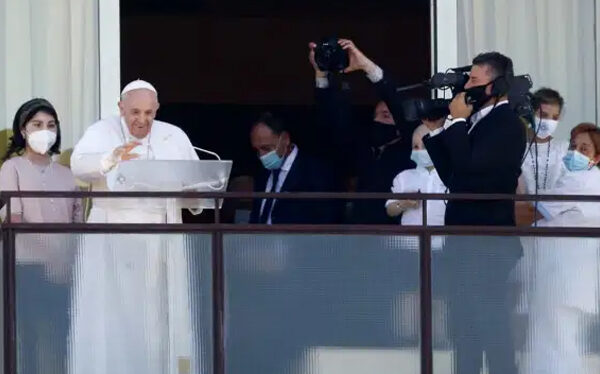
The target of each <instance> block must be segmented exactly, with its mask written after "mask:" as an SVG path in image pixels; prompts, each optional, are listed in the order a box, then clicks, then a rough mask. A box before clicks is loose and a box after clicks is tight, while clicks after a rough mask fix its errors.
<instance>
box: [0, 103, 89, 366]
mask: <svg viewBox="0 0 600 374" xmlns="http://www.w3.org/2000/svg"><path fill="white" fill-rule="evenodd" d="M58 153H60V127H59V121H58V116H57V114H56V110H55V109H54V108H53V107H52V104H50V103H49V102H48V101H46V100H44V99H33V100H30V101H28V102H26V103H24V104H23V105H22V106H21V107H20V108H19V109H18V111H17V113H16V115H15V118H14V121H13V138H12V139H11V144H10V146H9V149H8V151H7V153H6V155H4V158H3V161H4V163H3V164H2V168H0V190H2V191H35V190H38V191H42V190H43V191H73V190H75V189H76V186H75V179H74V177H73V174H72V173H71V171H70V170H69V169H68V168H66V167H64V166H62V165H60V164H58V163H56V162H54V161H53V160H52V155H54V154H58ZM11 157H12V158H11ZM0 215H1V216H2V219H3V220H5V219H6V211H5V208H2V210H1V211H0ZM82 218H83V217H82V209H81V204H80V201H79V199H72V198H43V199H42V198H12V200H11V220H12V221H13V222H29V223H71V222H81V221H82ZM50 238H51V239H50ZM74 239H75V238H74V236H73V235H61V234H52V236H48V235H44V236H40V235H36V234H27V235H18V236H17V238H16V243H15V245H16V260H17V275H16V276H17V340H18V344H17V346H18V353H19V363H18V364H19V371H20V372H22V373H41V372H43V371H48V372H65V371H66V370H65V369H66V368H65V365H64V359H65V357H66V353H67V350H66V347H67V331H68V325H69V320H68V308H69V298H70V286H69V285H68V283H67V282H68V281H69V279H70V270H71V266H72V261H73V258H74V242H75V240H74ZM41 310H43V312H42V311H41ZM43 358H44V359H43Z"/></svg>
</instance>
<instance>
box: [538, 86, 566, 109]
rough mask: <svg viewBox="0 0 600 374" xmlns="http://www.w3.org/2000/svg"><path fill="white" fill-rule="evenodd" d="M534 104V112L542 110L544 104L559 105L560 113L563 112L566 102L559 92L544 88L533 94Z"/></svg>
mask: <svg viewBox="0 0 600 374" xmlns="http://www.w3.org/2000/svg"><path fill="white" fill-rule="evenodd" d="M532 104H533V110H538V109H540V106H541V105H542V104H549V105H558V106H559V108H560V111H561V112H562V109H563V105H564V104H565V100H564V99H563V98H562V96H560V93H558V91H556V90H553V89H551V88H548V87H542V88H540V89H539V90H537V91H535V92H534V93H533V100H532Z"/></svg>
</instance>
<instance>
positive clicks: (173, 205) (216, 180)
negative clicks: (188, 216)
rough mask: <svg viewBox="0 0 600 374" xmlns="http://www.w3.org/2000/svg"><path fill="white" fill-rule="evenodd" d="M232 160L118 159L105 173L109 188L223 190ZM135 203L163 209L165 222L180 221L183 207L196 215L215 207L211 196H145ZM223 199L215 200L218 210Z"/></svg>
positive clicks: (128, 189) (113, 189) (120, 189)
mask: <svg viewBox="0 0 600 374" xmlns="http://www.w3.org/2000/svg"><path fill="white" fill-rule="evenodd" d="M232 164H233V162H232V161H220V160H219V161H217V160H131V161H125V162H121V163H119V164H118V165H117V167H115V169H113V170H111V171H110V172H109V173H108V174H107V175H106V182H107V186H108V189H109V190H111V191H147V192H149V191H162V192H167V191H168V192H179V191H199V192H225V191H226V190H227V184H228V183H229V175H230V173H231V166H232ZM135 204H136V205H138V206H139V204H144V206H146V207H151V208H156V209H166V214H167V223H180V222H181V212H180V210H181V209H183V208H187V209H190V211H192V213H194V214H198V213H200V212H202V209H215V200H214V199H145V200H144V201H143V202H141V201H139V200H137V201H136V202H135ZM222 204H223V201H222V200H220V201H219V209H220V208H221V206H222Z"/></svg>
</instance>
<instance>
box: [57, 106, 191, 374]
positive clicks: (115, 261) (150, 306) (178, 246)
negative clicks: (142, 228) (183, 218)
mask: <svg viewBox="0 0 600 374" xmlns="http://www.w3.org/2000/svg"><path fill="white" fill-rule="evenodd" d="M131 140H137V141H139V142H140V143H142V145H141V146H138V147H136V149H134V150H133V151H132V152H133V153H139V154H140V158H142V159H156V160H197V159H198V156H197V154H196V152H195V151H194V149H193V148H192V145H191V143H190V141H189V139H188V137H187V135H186V134H185V133H184V132H183V131H182V130H181V129H179V128H178V127H176V126H173V125H170V124H168V123H165V122H161V121H156V120H155V121H154V122H153V124H152V127H151V131H150V134H149V135H148V136H147V137H146V138H144V139H141V140H139V139H134V138H133V137H132V136H131V135H130V134H129V131H128V128H127V126H126V125H125V123H124V122H123V121H122V119H121V118H120V117H119V116H113V117H109V118H107V119H103V120H101V121H99V122H97V123H95V124H93V125H92V126H90V127H89V128H88V129H87V130H86V132H85V134H84V136H83V138H82V139H81V140H80V141H79V142H78V143H77V145H76V146H75V149H74V151H73V155H72V157H71V168H72V170H73V173H74V174H75V176H76V177H77V178H79V179H82V180H84V181H87V182H89V183H91V184H92V188H93V190H94V191H106V190H107V184H106V179H107V178H106V177H107V175H108V176H110V173H111V171H110V170H109V169H114V165H111V164H114V163H113V162H111V161H110V154H111V153H112V151H113V150H114V149H115V148H117V147H118V146H121V145H123V144H125V143H127V142H129V141H131ZM111 166H112V168H111ZM157 178H160V176H159V175H157ZM152 201H154V202H155V201H156V200H155V199H154V200H152V199H118V198H115V199H94V201H93V206H92V210H91V212H90V216H89V218H88V222H90V223H166V222H168V221H167V211H166V206H164V205H163V206H161V205H160V204H152ZM178 218H179V220H180V214H179V217H178ZM76 266H77V268H76V270H75V272H76V273H75V277H74V278H75V285H74V288H75V289H74V297H73V308H72V326H71V333H70V334H71V338H70V358H69V369H70V373H73V374H108V373H110V374H126V373H127V374H129V373H148V374H163V373H169V374H179V373H182V372H190V373H194V372H197V370H198V369H197V368H198V367H199V362H197V361H198V360H197V359H196V358H195V356H196V355H195V353H194V352H195V343H194V333H193V331H192V326H193V324H192V321H191V297H190V290H189V288H190V286H189V276H188V260H187V256H186V251H185V249H184V240H183V238H182V237H181V235H156V234H152V235H140V234H123V235H115V234H97V235H96V234H94V235H91V234H88V235H86V240H85V242H84V245H83V248H82V249H81V250H80V252H79V254H78V261H77V265H76ZM182 370H183V371H182Z"/></svg>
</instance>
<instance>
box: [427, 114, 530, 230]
mask: <svg viewBox="0 0 600 374" xmlns="http://www.w3.org/2000/svg"><path fill="white" fill-rule="evenodd" d="M423 140H424V142H425V147H426V148H427V151H428V152H429V155H430V156H431V158H432V160H433V163H434V165H435V168H436V170H437V172H438V174H439V176H440V178H441V179H442V181H443V182H444V184H445V185H446V186H448V188H449V190H450V192H451V193H489V194H493V193H506V194H514V193H515V192H516V189H517V181H518V178H519V175H520V174H521V159H522V157H523V153H524V152H525V144H526V140H525V130H524V128H523V124H522V123H521V121H520V120H519V118H518V117H517V115H516V114H515V113H514V112H513V111H512V110H511V109H510V107H509V106H508V105H507V104H504V105H501V106H499V107H497V108H494V109H493V110H492V111H491V112H490V113H489V114H488V115H487V116H485V117H484V118H483V119H481V120H480V121H479V122H478V123H477V124H476V125H475V127H474V128H473V130H472V131H471V132H470V133H468V131H467V123H466V122H465V121H462V122H457V123H455V124H454V125H452V126H451V127H450V128H448V129H447V130H445V131H443V132H442V133H441V134H438V135H436V136H434V137H430V136H429V135H426V136H425V138H424V139H423ZM445 221H446V225H483V226H488V225H514V224H515V211H514V202H512V201H491V202H483V201H479V202H476V201H458V200H454V201H449V202H448V205H447V207H446V218H445Z"/></svg>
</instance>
